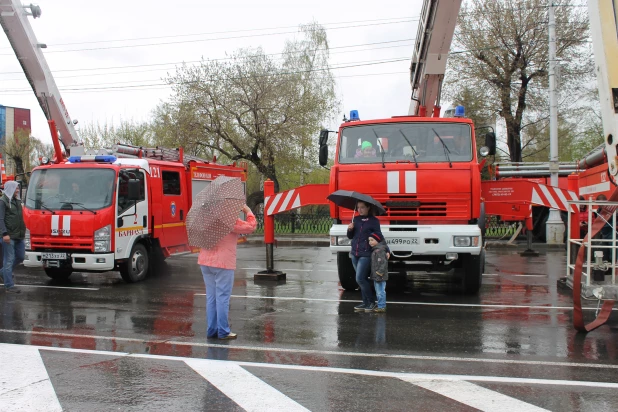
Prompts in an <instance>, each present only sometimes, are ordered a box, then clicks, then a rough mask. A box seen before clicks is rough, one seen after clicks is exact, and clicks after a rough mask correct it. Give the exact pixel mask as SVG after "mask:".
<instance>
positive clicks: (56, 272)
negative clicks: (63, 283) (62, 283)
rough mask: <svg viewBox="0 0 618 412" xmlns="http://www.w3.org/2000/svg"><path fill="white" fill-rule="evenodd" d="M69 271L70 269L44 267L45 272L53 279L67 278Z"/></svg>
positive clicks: (71, 271)
mask: <svg viewBox="0 0 618 412" xmlns="http://www.w3.org/2000/svg"><path fill="white" fill-rule="evenodd" d="M71 273H73V270H72V269H58V268H45V274H46V275H47V276H49V277H50V278H52V279H53V280H67V279H68V278H69V276H71Z"/></svg>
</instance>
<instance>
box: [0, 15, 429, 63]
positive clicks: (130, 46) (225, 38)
mask: <svg viewBox="0 0 618 412" xmlns="http://www.w3.org/2000/svg"><path fill="white" fill-rule="evenodd" d="M417 20H418V19H417ZM412 21H415V20H413V19H407V20H399V21H390V22H387V23H371V24H359V25H353V26H340V27H331V28H329V29H327V31H330V30H344V29H351V28H358V27H370V26H382V25H385V24H399V23H409V22H412ZM295 33H298V30H295V31H284V32H276V33H262V34H247V35H240V36H227V37H215V38H209V39H195V40H180V41H169V42H160V43H144V44H133V45H122V46H106V47H91V48H83V49H68V50H49V51H47V54H49V53H72V52H79V51H95V50H113V49H126V48H135V47H151V46H166V45H173V44H183V43H201V42H209V41H218V40H231V39H241V38H247V37H251V38H254V37H266V36H279V35H281V34H295ZM11 54H12V53H0V56H10V55H11Z"/></svg>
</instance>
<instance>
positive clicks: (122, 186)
mask: <svg viewBox="0 0 618 412" xmlns="http://www.w3.org/2000/svg"><path fill="white" fill-rule="evenodd" d="M129 179H139V181H140V185H139V194H140V198H139V200H138V202H141V201H142V200H146V189H145V188H146V184H145V175H144V172H143V171H141V170H138V169H123V170H122V171H121V172H120V178H119V179H118V213H119V214H121V213H124V212H125V211H126V210H128V209H130V208H132V207H133V201H132V200H129Z"/></svg>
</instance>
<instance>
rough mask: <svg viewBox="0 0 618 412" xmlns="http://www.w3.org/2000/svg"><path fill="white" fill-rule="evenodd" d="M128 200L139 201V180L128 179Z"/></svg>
mask: <svg viewBox="0 0 618 412" xmlns="http://www.w3.org/2000/svg"><path fill="white" fill-rule="evenodd" d="M127 195H128V198H129V200H132V201H135V202H137V201H138V200H140V197H141V196H140V181H139V179H129V181H128V193H127Z"/></svg>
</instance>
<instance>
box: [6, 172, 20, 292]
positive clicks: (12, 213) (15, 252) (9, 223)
mask: <svg viewBox="0 0 618 412" xmlns="http://www.w3.org/2000/svg"><path fill="white" fill-rule="evenodd" d="M18 188H19V184H18V183H17V182H15V181H12V180H11V181H8V182H6V183H5V184H4V192H3V193H2V197H0V232H2V256H3V261H4V262H3V263H4V264H3V267H2V277H3V279H4V288H5V289H6V291H7V293H20V292H21V291H20V290H19V289H18V288H16V287H15V283H14V281H13V269H14V268H15V266H17V265H19V264H20V263H21V262H23V261H24V255H25V252H26V249H25V244H24V238H25V237H26V224H25V223H24V218H23V216H22V205H21V200H20V199H19V197H20V196H19V190H18Z"/></svg>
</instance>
